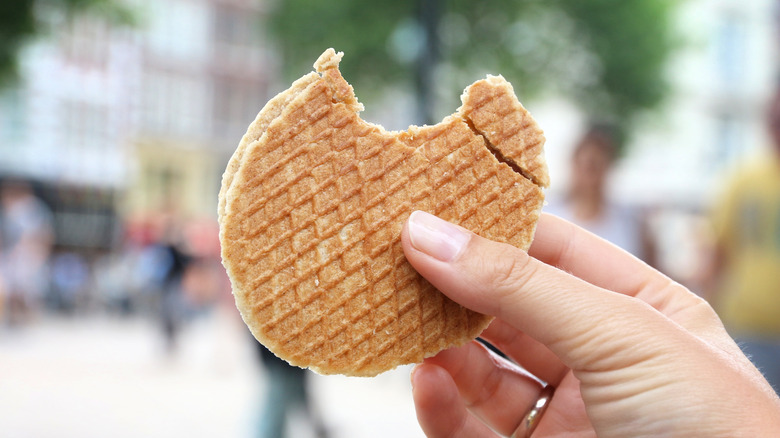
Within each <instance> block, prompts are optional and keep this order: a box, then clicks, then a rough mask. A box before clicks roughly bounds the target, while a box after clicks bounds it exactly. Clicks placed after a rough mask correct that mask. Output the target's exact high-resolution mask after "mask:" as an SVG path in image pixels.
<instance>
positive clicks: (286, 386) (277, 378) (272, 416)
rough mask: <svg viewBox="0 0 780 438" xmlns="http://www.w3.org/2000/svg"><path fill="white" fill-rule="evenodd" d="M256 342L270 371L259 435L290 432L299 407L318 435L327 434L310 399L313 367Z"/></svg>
mask: <svg viewBox="0 0 780 438" xmlns="http://www.w3.org/2000/svg"><path fill="white" fill-rule="evenodd" d="M255 344H256V347H257V352H258V353H259V355H260V359H261V361H262V363H263V365H264V367H265V370H266V373H267V378H266V382H267V389H266V393H265V400H264V401H263V413H262V416H261V417H260V424H259V428H258V435H257V436H258V438H283V437H285V436H287V435H286V430H287V424H288V421H287V420H288V419H289V417H290V415H291V413H292V412H293V411H294V410H295V409H300V410H301V411H302V413H303V414H304V415H305V417H306V418H307V419H308V421H309V423H310V424H311V426H312V428H313V429H314V433H315V436H316V437H317V438H327V436H328V434H327V430H326V428H325V424H324V422H323V421H322V418H321V417H320V415H319V413H318V411H317V410H316V409H314V407H313V406H312V403H311V400H310V399H309V397H310V395H309V391H308V386H307V375H308V373H310V371H309V370H305V369H303V368H298V367H295V366H292V365H290V364H288V363H287V362H285V361H283V360H282V359H279V358H278V357H276V355H274V354H273V353H271V352H270V351H269V350H268V349H267V348H265V347H263V345H262V344H260V343H259V342H256V343H255Z"/></svg>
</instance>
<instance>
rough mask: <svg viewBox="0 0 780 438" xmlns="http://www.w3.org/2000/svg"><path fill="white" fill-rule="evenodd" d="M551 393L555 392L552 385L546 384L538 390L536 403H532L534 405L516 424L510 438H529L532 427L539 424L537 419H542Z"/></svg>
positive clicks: (532, 431)
mask: <svg viewBox="0 0 780 438" xmlns="http://www.w3.org/2000/svg"><path fill="white" fill-rule="evenodd" d="M553 393H555V388H553V387H552V385H547V386H545V387H544V388H542V390H541V391H540V392H539V398H537V399H536V403H534V405H533V406H531V410H529V411H528V413H527V414H525V417H523V421H521V422H520V425H519V426H517V429H515V432H514V433H513V434H512V437H511V438H529V437H530V436H531V434H532V433H534V429H536V426H538V425H539V421H540V420H541V419H542V415H544V411H546V410H547V406H548V405H549V404H550V400H552V397H553Z"/></svg>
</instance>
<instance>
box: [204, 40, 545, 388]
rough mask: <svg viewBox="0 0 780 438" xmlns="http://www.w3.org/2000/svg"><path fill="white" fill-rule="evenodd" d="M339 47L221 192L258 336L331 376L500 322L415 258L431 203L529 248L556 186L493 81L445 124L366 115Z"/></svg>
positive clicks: (261, 122) (426, 352)
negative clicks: (389, 126) (412, 231)
mask: <svg viewBox="0 0 780 438" xmlns="http://www.w3.org/2000/svg"><path fill="white" fill-rule="evenodd" d="M341 56H342V53H336V52H335V51H334V50H333V49H328V50H327V51H325V53H323V54H322V55H321V56H320V58H319V59H318V60H317V62H316V63H315V64H314V67H315V69H316V72H312V73H309V74H308V75H306V76H304V77H302V78H301V79H299V80H297V81H296V82H294V83H293V85H292V86H291V87H290V88H289V89H288V90H286V91H283V92H282V93H280V94H279V95H277V96H276V97H274V98H273V99H271V100H270V101H269V102H268V104H266V106H265V107H264V108H263V109H262V111H260V113H259V114H258V116H257V118H256V119H255V121H254V122H253V123H252V125H251V126H250V127H249V129H248V131H247V133H246V134H245V135H244V137H243V139H242V140H241V143H240V144H239V147H238V149H237V150H236V152H235V153H234V155H233V157H232V158H231V160H230V163H229V164H228V167H227V170H226V171H225V174H224V176H223V179H222V190H221V192H220V197H219V220H220V239H221V242H222V260H223V263H224V265H225V267H226V268H227V271H228V274H229V276H230V279H231V282H232V285H233V293H234V295H235V298H236V303H237V306H238V308H239V310H240V311H241V315H242V317H243V318H244V321H245V322H246V324H247V325H248V326H249V328H250V329H251V331H252V333H253V334H254V336H255V337H256V338H257V339H258V340H259V341H260V342H261V343H262V344H263V345H265V346H266V347H268V348H269V349H270V350H271V351H272V352H274V353H275V354H276V355H277V356H279V357H281V358H282V359H285V360H286V361H288V362H289V363H291V364H293V365H297V366H300V367H305V368H310V369H312V370H314V371H316V372H318V373H321V374H346V375H354V376H373V375H376V374H378V373H381V372H383V371H386V370H390V369H393V368H395V367H397V366H398V365H401V364H408V363H416V362H420V361H422V359H423V358H425V357H428V356H432V355H434V354H436V353H437V352H439V351H441V350H443V349H445V348H449V347H452V346H456V345H462V344H464V343H466V342H468V341H469V340H471V339H474V338H475V337H476V336H478V335H479V334H480V333H481V332H482V330H483V329H484V328H485V327H486V326H487V325H488V323H489V322H490V320H491V317H489V316H486V315H482V314H479V313H475V312H472V311H470V310H468V309H465V308H463V307H461V306H460V305H458V304H456V303H455V302H453V301H451V300H449V299H448V298H447V297H445V296H444V295H443V294H441V293H440V292H439V291H437V290H436V289H435V288H433V287H432V286H431V285H430V284H429V283H428V282H427V281H426V280H425V279H424V278H422V277H421V276H420V275H419V274H417V272H416V271H415V270H414V269H413V268H412V266H411V265H410V264H409V263H408V262H407V261H406V259H405V257H404V253H403V249H402V247H401V240H400V234H401V229H402V227H403V223H404V221H405V220H406V219H407V217H408V216H409V214H410V213H411V212H412V211H414V210H424V211H427V212H429V213H432V214H435V215H437V216H439V217H441V218H443V219H446V220H448V221H451V222H454V223H456V224H459V225H461V226H463V227H465V228H468V229H470V230H472V231H474V232H476V233H478V234H480V235H482V236H484V237H487V238H489V239H494V240H498V241H502V242H507V243H510V244H512V245H515V246H517V247H519V248H523V249H527V248H528V246H529V245H530V243H531V239H532V237H533V234H534V229H535V226H536V221H537V219H538V218H539V214H540V210H541V207H542V203H543V200H544V196H543V193H542V190H541V187H546V186H547V185H548V176H547V166H546V164H545V161H544V157H543V145H544V136H543V133H542V131H541V129H540V128H539V127H538V125H537V124H536V122H535V121H534V120H533V119H532V118H531V116H530V115H529V114H528V112H527V111H526V110H525V109H524V108H523V107H522V106H521V105H520V103H519V102H518V100H517V98H516V97H515V95H514V92H513V90H512V86H511V85H510V84H509V83H508V82H506V81H505V80H504V79H503V78H502V77H500V76H499V77H495V76H489V77H488V78H487V79H484V80H480V81H478V82H476V83H474V84H472V85H471V86H469V87H468V88H467V89H466V91H465V92H464V94H463V96H462V100H463V106H461V108H459V109H458V111H457V112H456V113H455V114H453V115H451V116H448V117H447V118H445V119H444V120H443V121H442V122H441V123H439V124H437V125H435V126H423V127H416V126H413V127H411V128H409V130H407V131H404V132H389V131H386V130H384V129H383V128H382V127H380V126H377V125H374V124H370V123H367V122H365V121H363V120H361V119H360V117H359V115H358V113H359V112H360V111H361V110H362V109H363V107H362V105H361V104H360V103H358V101H357V100H356V98H355V95H354V92H353V90H352V87H351V86H350V85H349V84H348V83H347V82H346V81H345V80H344V79H343V78H342V76H341V73H340V72H339V70H338V64H339V61H340V60H341Z"/></svg>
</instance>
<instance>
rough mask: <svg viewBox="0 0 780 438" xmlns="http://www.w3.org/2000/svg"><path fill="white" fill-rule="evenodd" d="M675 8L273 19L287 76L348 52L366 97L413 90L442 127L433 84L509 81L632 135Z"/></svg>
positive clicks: (642, 5) (503, 9)
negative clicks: (561, 97)
mask: <svg viewBox="0 0 780 438" xmlns="http://www.w3.org/2000/svg"><path fill="white" fill-rule="evenodd" d="M678 2H679V0H520V1H519V0H491V1H489V2H488V1H486V2H475V1H473V0H376V1H372V2H365V1H361V0H344V1H338V2H319V1H315V0H283V1H279V2H277V3H276V4H275V8H274V9H273V10H272V11H271V17H270V19H269V23H270V26H271V29H272V33H273V34H274V35H275V36H276V38H277V40H278V45H279V49H280V50H281V53H282V56H283V58H284V63H285V72H286V73H287V76H288V77H289V78H293V77H298V76H300V75H301V73H302V72H303V71H306V69H307V68H308V67H309V66H310V65H311V63H312V61H313V60H314V59H315V58H316V56H317V55H319V53H321V52H322V50H324V49H325V48H327V47H334V48H335V49H337V50H341V51H344V52H346V53H347V54H348V56H346V57H345V58H344V61H343V64H342V71H343V72H344V74H345V76H346V77H347V78H348V79H349V80H350V81H352V82H354V85H355V87H356V88H358V89H360V91H359V93H360V95H361V96H364V97H368V98H370V97H371V96H370V95H371V93H372V92H374V91H377V90H380V89H382V88H383V87H385V86H387V85H392V84H398V83H406V84H409V85H413V86H415V88H416V90H415V92H416V93H417V95H418V96H419V97H420V98H421V100H422V102H420V108H421V114H420V115H419V119H420V121H421V122H428V123H430V122H432V121H433V119H434V118H433V114H432V105H431V102H432V100H433V99H432V97H431V94H430V93H431V92H432V90H433V89H434V88H437V89H438V88H439V87H446V88H449V89H447V90H446V93H450V94H451V93H452V91H453V90H452V87H457V88H459V89H462V88H464V87H465V86H466V85H468V84H469V83H470V82H472V81H473V80H475V79H476V78H477V77H478V76H477V75H479V76H482V75H484V74H485V73H494V74H498V73H500V74H502V75H504V76H505V77H506V78H507V79H508V80H510V81H511V82H512V83H513V84H514V85H515V90H516V92H517V93H518V94H520V95H521V96H522V97H523V98H528V97H529V96H533V95H534V94H538V93H540V92H543V91H546V90H556V91H559V92H563V93H565V94H567V95H569V96H572V97H574V98H575V99H576V100H577V102H579V103H580V104H581V106H582V108H583V110H585V111H587V112H588V114H590V115H592V116H593V118H595V119H598V120H600V121H608V122H612V123H614V124H615V125H616V126H617V127H618V128H619V129H620V130H621V131H625V130H627V129H628V128H629V127H630V124H631V120H632V118H633V117H634V116H635V115H636V113H637V112H638V111H641V110H643V109H648V108H652V107H653V106H655V105H656V104H657V103H659V102H660V100H661V99H662V97H663V95H664V92H665V80H664V64H665V60H666V58H667V56H668V54H669V53H670V51H671V48H672V41H673V37H672V35H671V30H670V23H669V22H670V17H671V14H672V12H673V8H674V7H675V6H676V4H677V3H678ZM442 91H444V90H438V91H437V92H442ZM441 94H442V95H444V92H442V93H441ZM456 95H457V94H456Z"/></svg>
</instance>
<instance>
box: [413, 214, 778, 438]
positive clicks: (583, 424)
mask: <svg viewBox="0 0 780 438" xmlns="http://www.w3.org/2000/svg"><path fill="white" fill-rule="evenodd" d="M402 242H403V247H404V252H405V254H406V257H407V259H408V260H409V262H410V263H411V264H412V265H413V266H414V267H415V269H417V271H418V272H419V273H420V274H422V275H423V276H424V277H426V278H427V279H428V280H429V281H430V282H431V283H432V284H433V285H434V286H436V287H437V288H438V289H439V290H440V291H442V292H443V293H444V294H446V295H447V296H448V297H450V298H451V299H453V300H454V301H456V302H458V303H460V304H461V305H463V306H465V307H468V308H470V309H473V310H475V311H478V312H482V313H486V314H489V315H493V316H495V317H496V319H495V320H494V321H493V322H492V323H491V325H490V326H489V327H488V328H487V330H486V331H485V332H484V333H483V334H482V337H483V338H484V339H486V340H488V341H489V342H491V343H492V344H494V345H496V346H497V347H498V348H499V349H501V350H502V351H503V352H504V353H506V355H507V356H508V357H510V358H511V359H512V360H514V361H516V362H517V363H518V364H520V365H521V366H522V367H524V368H525V369H526V370H527V371H528V372H530V373H532V374H533V375H535V376H537V377H539V378H540V379H542V380H544V381H546V382H549V384H551V385H553V386H554V387H555V388H556V389H555V394H554V396H553V398H552V400H551V401H550V404H549V408H548V409H547V410H546V412H545V413H544V415H543V416H542V417H541V420H540V422H539V423H538V427H537V428H536V431H535V433H534V435H533V436H534V437H591V436H599V437H621V438H622V437H629V436H630V437H659V436H660V437H691V436H706V437H764V436H767V437H769V436H780V399H778V397H777V396H776V395H775V393H774V391H773V390H772V389H771V387H770V386H769V384H768V383H767V382H766V380H764V378H763V377H762V376H761V373H760V372H759V371H758V370H757V369H756V368H755V367H754V366H753V365H752V364H751V363H750V361H749V360H748V359H747V358H746V357H745V356H744V355H743V354H742V352H741V351H740V349H739V347H738V346H737V345H736V344H735V342H734V341H733V340H732V339H731V337H729V335H728V334H727V333H726V331H725V329H724V328H723V325H722V324H721V322H720V320H719V319H718V317H717V315H716V314H715V312H714V311H713V310H712V308H711V307H710V306H709V304H707V302H706V301H704V300H702V299H701V298H699V297H697V296H696V295H694V294H693V293H691V292H689V291H688V290H687V289H685V288H684V287H683V286H681V285H679V284H677V283H675V282H673V281H671V280H670V279H669V278H667V277H666V276H664V275H663V274H661V273H659V272H658V271H656V270H654V269H653V268H651V267H649V266H648V265H646V264H644V263H643V262H641V261H640V260H638V259H636V258H635V257H633V256H631V255H629V254H628V253H626V252H624V251H622V250H620V249H618V248H617V247H615V246H613V245H611V244H610V243H608V242H606V241H604V240H602V239H600V238H598V237H596V236H594V235H592V234H590V233H588V232H586V231H584V230H582V229H581V228H579V227H577V226H575V225H572V224H570V223H568V222H566V221H564V220H562V219H558V218H556V217H554V216H550V215H542V217H541V219H540V221H539V224H538V227H537V230H536V235H535V238H534V241H533V244H532V246H531V248H530V250H529V251H528V252H527V253H526V252H524V251H521V250H519V249H517V248H514V247H512V246H510V245H506V244H500V243H495V242H492V241H489V240H487V239H484V238H481V237H479V236H477V235H475V234H472V233H470V232H468V231H466V230H465V229H463V228H460V227H457V226H455V225H452V224H449V223H447V222H444V221H442V220H440V219H438V218H436V217H434V216H432V215H429V214H427V213H422V212H415V213H413V214H412V216H411V217H410V219H409V220H408V221H407V223H406V224H405V226H404V230H403V233H402ZM412 384H413V388H414V389H413V394H414V403H415V407H416V410H417V418H418V421H419V423H420V426H421V427H422V429H423V431H424V432H425V434H426V435H427V436H429V437H495V436H502V435H503V436H509V435H511V434H512V433H513V432H514V431H515V430H516V429H517V428H518V425H520V423H521V421H522V419H523V417H524V416H525V414H526V413H527V412H528V410H529V409H530V408H531V406H532V404H533V403H534V402H535V401H536V399H537V398H538V396H539V393H540V385H539V384H538V383H536V382H535V381H533V380H532V379H530V378H529V377H528V376H527V375H525V374H523V373H522V371H520V370H519V369H518V368H516V367H515V366H513V365H511V364H509V363H507V362H505V361H503V360H502V359H500V358H498V357H497V356H496V355H494V354H492V353H490V352H489V351H488V350H487V349H486V348H484V347H483V346H481V345H480V344H478V343H476V342H472V343H469V344H466V345H465V346H463V347H459V348H454V349H450V350H446V351H443V352H441V353H439V354H438V355H436V356H435V357H432V358H429V359H426V360H425V362H424V363H423V364H421V365H418V366H417V367H416V368H415V369H414V371H413V372H412Z"/></svg>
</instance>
